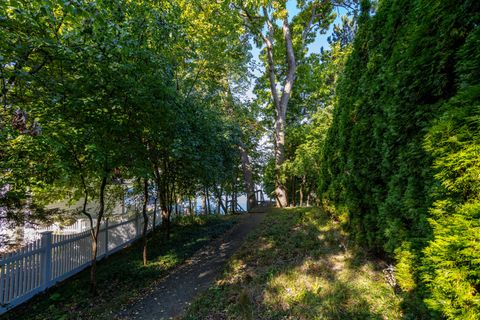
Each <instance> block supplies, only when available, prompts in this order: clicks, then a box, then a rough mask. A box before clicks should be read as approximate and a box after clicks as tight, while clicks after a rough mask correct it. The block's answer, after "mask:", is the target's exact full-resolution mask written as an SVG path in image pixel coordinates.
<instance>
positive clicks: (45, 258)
mask: <svg viewBox="0 0 480 320" xmlns="http://www.w3.org/2000/svg"><path fill="white" fill-rule="evenodd" d="M42 249H43V250H42V251H43V253H42V268H43V289H47V288H48V287H50V283H51V282H52V231H45V232H42Z"/></svg>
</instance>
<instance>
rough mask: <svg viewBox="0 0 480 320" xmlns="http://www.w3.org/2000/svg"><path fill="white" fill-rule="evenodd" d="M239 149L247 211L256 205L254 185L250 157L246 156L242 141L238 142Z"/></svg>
mask: <svg viewBox="0 0 480 320" xmlns="http://www.w3.org/2000/svg"><path fill="white" fill-rule="evenodd" d="M239 149H240V155H241V159H242V171H243V178H244V182H245V190H246V191H247V211H250V210H251V209H253V208H254V207H255V206H256V205H257V201H256V199H255V185H254V183H253V175H252V165H251V163H250V158H249V157H248V154H247V150H246V148H245V145H244V144H243V143H242V142H240V144H239Z"/></svg>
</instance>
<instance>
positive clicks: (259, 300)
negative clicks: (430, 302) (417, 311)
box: [184, 208, 402, 320]
mask: <svg viewBox="0 0 480 320" xmlns="http://www.w3.org/2000/svg"><path fill="white" fill-rule="evenodd" d="M383 267H384V264H382V262H380V261H378V260H377V261H375V260H369V259H368V258H367V257H366V256H365V255H364V254H363V253H362V252H361V251H356V250H355V249H354V248H350V245H349V241H348V237H347V235H346V234H345V233H344V232H343V231H342V228H341V223H340V222H339V221H338V220H336V219H333V218H332V217H331V216H330V215H328V214H326V213H325V212H324V211H322V210H321V209H317V208H294V209H273V210H271V211H270V212H269V213H268V214H267V216H266V217H265V220H264V221H263V223H262V225H261V227H260V228H259V229H258V230H257V231H255V232H254V233H253V234H251V235H250V236H249V238H248V239H247V241H246V243H245V244H244V245H243V247H242V249H240V250H239V251H238V252H237V253H236V254H235V255H234V257H232V259H231V260H230V262H229V264H228V267H227V269H226V270H225V272H224V274H223V276H221V277H220V278H219V279H218V281H217V282H216V283H215V284H214V285H213V286H212V287H211V288H210V289H209V290H208V291H207V292H206V293H204V294H203V295H202V296H201V297H200V298H199V299H198V300H197V301H196V302H194V303H193V305H192V306H191V307H190V309H189V310H188V312H187V314H186V315H185V317H184V319H185V320H194V319H197V320H198V319H401V318H402V310H401V302H402V299H401V297H400V296H398V295H396V294H395V292H394V288H393V287H392V286H390V285H389V284H388V282H387V281H386V280H385V278H384V273H383V271H382V268H383Z"/></svg>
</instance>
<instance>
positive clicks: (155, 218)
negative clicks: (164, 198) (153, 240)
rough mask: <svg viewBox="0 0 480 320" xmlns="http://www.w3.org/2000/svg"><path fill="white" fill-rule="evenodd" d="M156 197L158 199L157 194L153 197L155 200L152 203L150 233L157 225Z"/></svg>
mask: <svg viewBox="0 0 480 320" xmlns="http://www.w3.org/2000/svg"><path fill="white" fill-rule="evenodd" d="M157 199H158V195H157V196H156V197H155V202H154V204H153V221H152V233H154V232H155V228H156V226H157Z"/></svg>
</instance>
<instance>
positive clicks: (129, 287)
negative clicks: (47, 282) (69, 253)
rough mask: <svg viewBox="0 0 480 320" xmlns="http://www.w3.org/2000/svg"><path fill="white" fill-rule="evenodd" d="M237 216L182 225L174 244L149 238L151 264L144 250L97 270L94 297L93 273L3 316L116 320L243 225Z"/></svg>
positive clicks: (127, 252) (176, 227) (175, 229)
mask: <svg viewBox="0 0 480 320" xmlns="http://www.w3.org/2000/svg"><path fill="white" fill-rule="evenodd" d="M238 219H239V217H238V216H227V217H217V216H201V217H185V218H182V219H177V220H176V221H175V223H174V224H173V225H172V230H171V235H170V239H169V240H166V239H165V234H164V232H163V231H162V230H159V231H157V232H156V233H155V234H153V235H151V236H150V238H149V247H148V248H149V264H148V265H147V266H143V263H142V253H141V249H142V245H141V241H137V242H136V243H134V244H133V245H131V246H130V247H128V248H126V249H124V250H122V251H120V252H118V253H116V254H114V255H112V256H110V257H108V259H104V260H102V261H101V262H100V263H99V265H98V287H99V294H98V296H96V297H92V296H91V294H90V293H89V285H90V283H89V275H90V274H89V272H90V269H89V268H87V269H86V270H84V271H82V272H81V273H79V274H78V275H76V276H74V277H72V278H69V279H68V280H66V281H64V282H62V283H61V284H59V285H58V286H56V287H53V288H51V289H50V290H48V291H47V292H45V293H44V294H41V295H39V296H37V297H35V298H33V299H32V300H30V301H29V302H27V303H26V304H23V305H21V306H19V307H18V308H16V309H13V310H11V311H10V312H8V313H7V314H5V315H4V317H5V319H15V320H18V319H35V320H43V319H112V318H113V316H114V314H115V313H117V312H119V311H120V309H121V308H122V307H124V306H127V305H128V304H129V303H132V302H134V301H136V300H137V299H138V298H139V297H141V296H142V295H143V294H145V293H146V292H147V291H148V289H149V288H150V287H152V286H154V284H155V282H156V281H158V280H160V279H161V278H162V277H163V276H164V275H165V274H166V273H167V272H168V271H169V270H171V269H172V268H174V267H175V266H178V265H179V264H181V263H182V262H184V261H185V260H186V259H187V258H188V257H190V256H191V255H192V254H193V253H195V252H196V251H197V250H198V249H200V248H201V247H202V246H204V245H206V244H207V243H209V242H210V241H211V240H212V239H213V238H215V237H218V236H220V235H222V234H223V233H224V232H225V231H227V230H228V229H229V228H231V227H232V226H233V224H234V223H235V222H236V221H238Z"/></svg>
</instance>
